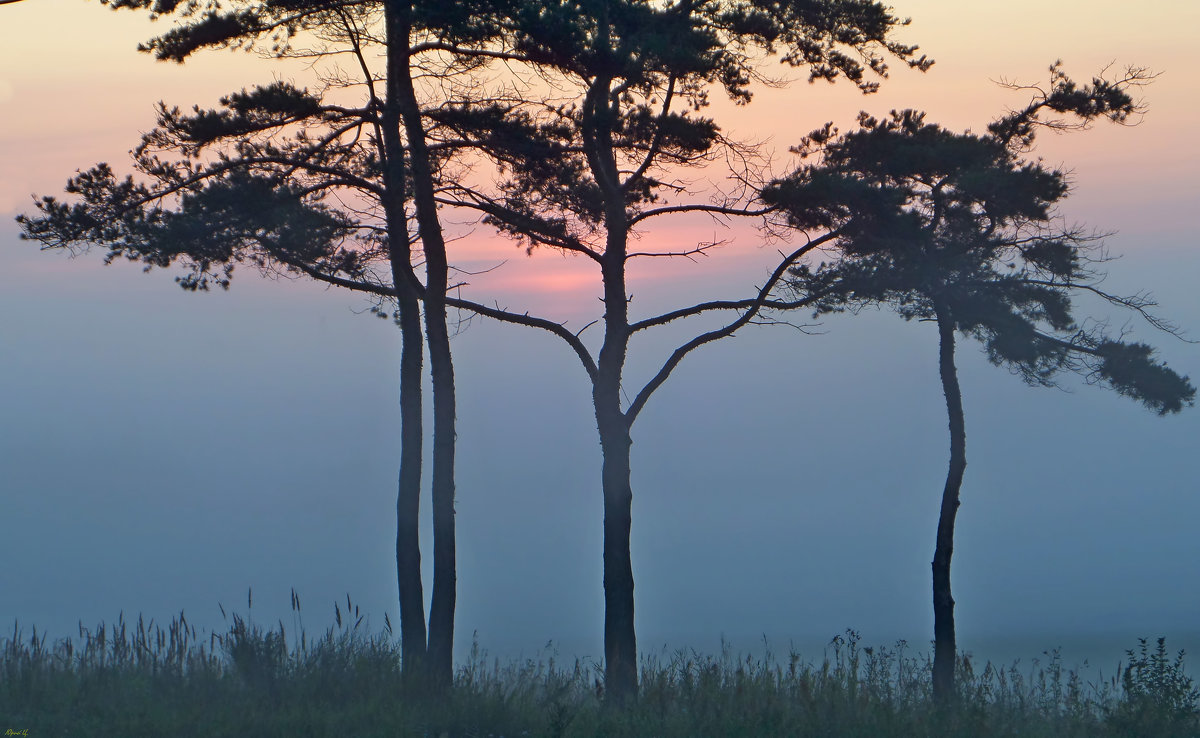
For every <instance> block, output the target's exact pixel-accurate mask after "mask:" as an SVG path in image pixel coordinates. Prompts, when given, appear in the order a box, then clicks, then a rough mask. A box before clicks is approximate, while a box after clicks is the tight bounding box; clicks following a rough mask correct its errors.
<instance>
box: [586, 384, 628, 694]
mask: <svg viewBox="0 0 1200 738" xmlns="http://www.w3.org/2000/svg"><path fill="white" fill-rule="evenodd" d="M606 385H607V386H606ZM610 387H611V383H610V382H603V381H601V382H599V383H598V386H597V388H596V390H595V391H594V393H593V395H594V398H595V402H596V423H597V427H598V428H599V430H600V448H601V450H602V452H603V454H604V461H603V466H602V475H603V491H604V684H605V690H606V694H605V698H606V700H607V701H608V702H610V703H612V704H617V705H620V704H624V703H626V702H628V701H629V700H631V699H633V698H635V697H636V696H637V691H638V684H637V681H638V677H637V636H636V634H635V631H634V623H633V562H632V560H631V558H630V547H629V534H630V524H631V522H632V504H633V490H632V488H631V487H630V484H629V468H630V467H629V453H630V449H631V446H632V440H631V439H630V435H629V424H628V422H627V421H626V420H625V417H624V415H623V414H622V413H621V410H620V395H619V388H618V390H617V392H612V391H611V390H610V389H609V388H610Z"/></svg>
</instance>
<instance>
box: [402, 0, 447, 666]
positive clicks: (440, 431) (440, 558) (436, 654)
mask: <svg viewBox="0 0 1200 738" xmlns="http://www.w3.org/2000/svg"><path fill="white" fill-rule="evenodd" d="M387 8H388V10H387V15H388V82H389V87H388V91H389V99H390V100H391V101H394V102H395V104H396V105H397V106H398V108H399V113H400V117H401V119H402V121H403V126H404V131H405V134H406V135H407V138H408V155H409V166H410V168H411V173H412V199H413V203H414V205H415V206H416V215H417V226H418V232H419V235H420V239H421V245H422V246H423V248H424V253H425V274H426V279H425V295H424V302H425V334H426V338H427V339H428V342H429V365H430V369H431V374H432V379H433V479H432V482H433V599H432V602H431V603H430V607H429V655H428V658H429V664H428V668H429V683H430V686H432V687H433V688H434V689H437V690H445V689H449V687H450V686H451V684H452V682H453V679H454V608H455V602H456V599H457V587H458V582H457V579H458V577H457V561H456V554H455V521H454V488H455V485H454V446H455V436H456V430H455V393H454V363H453V360H452V358H451V354H450V335H449V330H448V329H447V326H446V291H447V286H448V283H449V265H448V259H447V255H446V241H445V239H444V238H443V236H442V225H441V221H440V218H439V216H438V211H437V201H436V199H435V193H434V185H435V182H434V179H435V176H436V174H435V172H434V171H433V165H432V162H431V160H430V156H429V149H428V147H427V146H426V143H425V129H424V121H423V119H422V115H421V109H420V105H419V103H418V101H417V96H416V90H415V88H414V86H413V77H412V52H411V46H410V45H411V43H412V31H413V19H412V3H411V2H396V1H395V0H392V1H390V2H388V4H387Z"/></svg>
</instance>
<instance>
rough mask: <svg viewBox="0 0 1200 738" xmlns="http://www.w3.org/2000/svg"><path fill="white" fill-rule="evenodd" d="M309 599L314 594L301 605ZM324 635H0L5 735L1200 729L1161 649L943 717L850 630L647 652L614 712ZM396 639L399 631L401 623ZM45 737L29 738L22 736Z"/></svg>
mask: <svg viewBox="0 0 1200 738" xmlns="http://www.w3.org/2000/svg"><path fill="white" fill-rule="evenodd" d="M293 603H294V607H298V601H296V600H295V598H293ZM335 616H336V620H337V625H336V626H335V627H331V628H330V629H329V630H327V631H326V632H325V633H324V635H323V636H321V637H320V638H316V639H310V638H309V637H308V636H307V635H306V634H305V633H304V632H303V630H302V628H301V629H299V630H300V632H299V634H298V635H296V634H295V633H293V634H290V637H291V640H290V641H289V633H288V632H287V631H286V630H285V628H284V626H283V624H282V622H281V623H279V624H278V626H277V627H275V628H271V629H263V628H261V627H258V626H255V625H252V624H250V623H248V622H247V621H246V620H245V619H243V618H241V617H239V616H237V615H234V616H233V618H232V625H231V626H230V628H229V629H228V631H227V632H225V633H221V634H216V633H214V634H211V635H209V636H208V637H207V638H202V639H198V638H197V635H196V630H195V628H194V627H193V626H191V625H190V624H189V623H188V622H187V620H186V619H185V618H184V616H183V615H182V614H180V616H179V617H178V618H176V619H175V620H173V621H172V622H171V623H169V624H168V625H167V627H166V628H165V629H164V628H162V627H159V626H156V625H154V624H153V623H150V624H146V623H144V622H143V621H142V619H141V618H139V619H138V621H137V623H136V624H133V623H126V622H125V621H124V619H121V620H119V621H118V622H117V624H116V626H115V627H113V626H105V625H103V624H101V625H100V626H98V627H97V628H95V629H86V628H83V627H82V626H81V627H80V632H79V637H78V638H76V639H74V640H60V641H58V642H55V643H51V644H47V642H46V637H45V636H44V635H39V634H38V633H37V632H36V630H35V631H34V632H33V633H32V634H30V635H25V634H23V633H22V632H21V631H20V630H19V629H18V628H17V627H16V626H14V631H13V634H12V635H11V636H9V637H6V638H0V722H3V725H0V729H2V730H8V731H10V732H8V733H7V735H21V734H25V735H28V736H86V737H89V738H93V737H94V738H102V737H104V736H114V737H116V736H120V737H121V738H128V737H131V736H133V737H137V736H154V737H160V736H161V737H169V736H197V737H203V738H216V737H219V736H255V737H257V736H263V737H268V736H280V737H282V736H287V737H288V738H293V737H296V736H353V737H355V738H360V737H361V738H368V737H372V736H381V737H382V736H389V737H393V736H420V737H422V738H426V737H428V738H441V737H442V736H446V737H448V738H460V737H461V738H467V737H479V738H483V737H485V736H486V737H490V738H501V737H502V736H503V737H505V738H518V737H530V738H532V737H538V736H547V737H558V736H637V737H638V738H642V737H646V738H649V737H651V736H660V737H662V738H667V737H668V736H680V737H681V738H682V737H684V736H687V737H689V738H691V737H693V736H871V737H883V736H1018V735H1019V736H1054V737H1055V738H1065V737H1067V736H1080V737H1084V736H1087V737H1089V738H1090V737H1095V736H1146V737H1150V736H1155V737H1157V736H1189V737H1192V736H1200V692H1198V691H1197V689H1196V688H1195V686H1194V685H1193V683H1192V681H1191V679H1189V678H1188V676H1187V675H1186V674H1185V673H1184V670H1183V654H1182V653H1180V654H1179V655H1178V656H1176V657H1174V658H1172V657H1171V656H1170V654H1169V653H1168V652H1167V650H1166V646H1165V644H1164V643H1163V641H1162V640H1161V639H1160V640H1159V641H1158V642H1157V644H1148V643H1147V642H1146V641H1145V640H1142V641H1141V642H1140V643H1139V645H1138V647H1137V648H1136V649H1134V650H1131V651H1129V652H1128V657H1129V661H1128V663H1127V664H1126V665H1125V666H1124V667H1123V668H1122V669H1121V670H1120V674H1119V675H1118V676H1115V677H1113V678H1111V679H1108V680H1106V681H1104V682H1103V683H1099V684H1097V683H1085V682H1084V681H1083V680H1082V679H1081V678H1080V677H1079V675H1078V674H1076V673H1074V672H1072V671H1069V670H1067V669H1065V668H1063V666H1062V665H1061V661H1060V659H1059V657H1058V656H1057V654H1055V653H1050V654H1048V658H1047V659H1046V661H1045V662H1043V663H1035V664H1033V666H1031V667H1025V668H1021V669H1019V668H1018V667H1017V666H1012V667H1008V668H997V667H994V666H992V665H990V664H989V665H986V666H984V667H983V668H982V669H976V668H973V666H972V665H971V663H970V662H969V660H966V659H964V660H963V661H961V662H960V664H959V674H960V677H961V679H960V682H961V700H960V704H959V705H958V706H957V707H956V708H955V709H953V710H942V711H939V710H936V709H935V708H934V707H933V705H932V703H931V700H930V664H929V660H928V657H915V656H912V655H909V654H908V653H907V651H906V649H905V646H904V644H903V643H900V644H897V646H896V647H894V648H866V647H862V646H860V644H859V642H858V636H857V634H856V633H854V632H853V631H847V633H846V635H844V636H839V637H837V638H834V639H833V641H832V642H831V643H830V646H829V649H828V651H827V653H826V656H825V658H824V659H823V661H822V662H821V663H819V664H815V663H807V662H802V661H801V660H800V658H799V657H798V656H797V655H795V654H792V655H790V656H789V657H788V658H787V659H786V660H783V661H779V660H777V659H776V658H774V657H773V656H771V655H770V654H769V653H768V654H767V655H765V656H763V657H761V658H754V657H746V658H735V657H733V656H732V655H731V654H730V653H729V652H725V653H722V654H721V655H719V656H715V657H713V656H703V655H698V654H694V653H684V652H680V653H677V654H675V655H674V656H672V657H669V658H664V659H656V658H648V659H646V660H644V662H643V665H642V672H641V680H642V681H641V689H642V691H641V698H640V699H639V700H638V702H637V703H636V704H634V705H632V706H630V707H628V708H626V709H623V710H615V709H606V708H605V707H604V706H603V704H602V699H601V697H602V692H603V689H602V685H601V683H600V678H599V677H600V675H602V674H603V670H602V669H601V668H599V667H598V666H597V665H596V664H591V663H586V664H585V663H580V662H575V663H574V664H572V665H569V666H564V665H562V664H559V663H557V662H556V661H555V660H554V658H552V657H550V656H547V657H545V658H543V659H540V660H528V661H525V662H523V663H515V664H509V665H501V664H499V663H498V662H494V661H493V662H491V663H489V662H488V660H487V659H486V657H485V656H484V655H483V654H482V653H481V652H480V651H479V650H478V648H476V649H473V652H472V657H471V658H470V659H469V660H468V661H467V663H465V664H463V665H461V667H460V669H459V672H458V675H457V678H456V684H455V688H454V690H453V691H452V692H451V693H450V694H449V695H448V696H447V697H445V698H443V699H438V700H433V699H430V698H428V697H421V696H419V695H414V694H411V693H410V694H406V693H405V691H404V689H403V688H402V684H401V680H400V670H399V648H398V647H397V645H396V643H395V642H394V639H393V638H392V637H391V635H390V633H388V632H385V633H384V634H380V635H374V636H372V635H368V634H366V633H365V632H363V629H360V627H359V626H360V625H361V624H362V622H363V621H362V618H361V617H360V616H359V614H358V613H357V610H356V608H353V607H352V606H351V604H350V603H349V600H347V612H346V613H345V618H343V613H342V611H341V608H340V607H338V608H337V609H336V612H335ZM389 630H390V628H389ZM26 730H27V731H28V732H27V733H22V731H26Z"/></svg>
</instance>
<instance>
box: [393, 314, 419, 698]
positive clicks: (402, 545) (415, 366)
mask: <svg viewBox="0 0 1200 738" xmlns="http://www.w3.org/2000/svg"><path fill="white" fill-rule="evenodd" d="M398 312H399V322H400V337H401V341H402V345H401V353H400V429H401V430H400V485H399V487H400V489H399V493H398V495H397V498H396V580H397V584H398V586H399V593H400V654H401V668H402V670H403V674H404V678H405V681H406V682H408V683H410V684H412V683H416V682H422V681H424V679H423V676H424V669H425V663H426V640H425V638H426V633H425V595H424V588H423V587H422V584H421V543H420V515H419V513H420V505H421V464H422V458H421V445H422V441H423V436H422V423H421V409H422V408H421V374H422V371H421V364H422V361H421V359H422V352H423V350H424V343H423V338H422V336H421V317H420V313H419V307H418V303H417V300H416V298H415V296H414V297H412V299H411V300H403V302H402V304H401V305H400V307H399V309H398Z"/></svg>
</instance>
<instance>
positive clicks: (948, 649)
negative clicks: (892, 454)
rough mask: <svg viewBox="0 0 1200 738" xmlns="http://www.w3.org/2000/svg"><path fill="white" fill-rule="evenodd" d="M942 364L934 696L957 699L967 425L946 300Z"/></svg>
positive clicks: (941, 316)
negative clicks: (953, 583) (956, 588)
mask: <svg viewBox="0 0 1200 738" xmlns="http://www.w3.org/2000/svg"><path fill="white" fill-rule="evenodd" d="M935 310H936V312H937V323H938V336H939V343H938V368H939V372H940V374H941V378H942V391H943V392H944V393H945V395H946V413H947V415H948V416H949V420H950V468H949V471H948V472H947V474H946V487H945V489H944V490H943V491H942V508H941V512H940V514H939V515H938V527H937V543H936V545H935V546H934V550H933V698H934V701H935V702H936V703H937V704H939V705H946V704H949V703H951V702H953V701H954V699H955V696H956V694H957V692H956V689H955V683H954V667H955V663H956V661H957V658H956V654H957V644H956V643H955V637H954V597H952V596H951V593H950V559H951V557H952V556H953V555H954V518H955V517H956V516H957V514H958V505H959V491H960V490H961V488H962V481H963V473H964V472H965V471H966V468H967V431H966V420H965V417H964V415H963V406H962V391H961V389H960V388H959V386H958V371H957V369H955V366H954V327H955V323H954V318H953V316H952V315H951V314H950V311H949V309H948V308H947V307H946V306H945V305H937V306H936V307H935Z"/></svg>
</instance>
